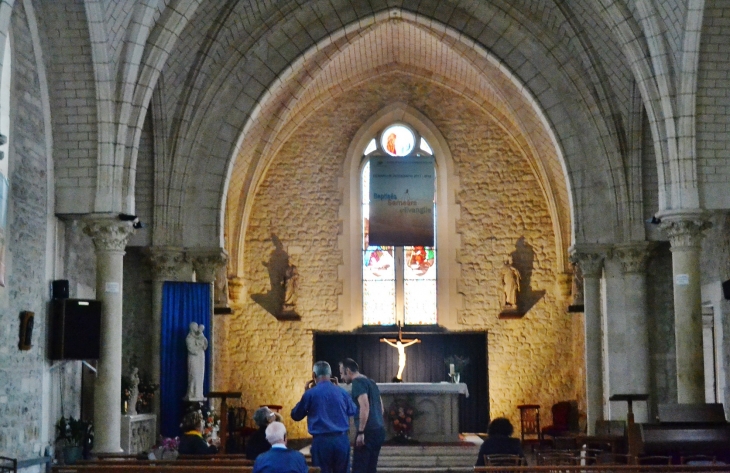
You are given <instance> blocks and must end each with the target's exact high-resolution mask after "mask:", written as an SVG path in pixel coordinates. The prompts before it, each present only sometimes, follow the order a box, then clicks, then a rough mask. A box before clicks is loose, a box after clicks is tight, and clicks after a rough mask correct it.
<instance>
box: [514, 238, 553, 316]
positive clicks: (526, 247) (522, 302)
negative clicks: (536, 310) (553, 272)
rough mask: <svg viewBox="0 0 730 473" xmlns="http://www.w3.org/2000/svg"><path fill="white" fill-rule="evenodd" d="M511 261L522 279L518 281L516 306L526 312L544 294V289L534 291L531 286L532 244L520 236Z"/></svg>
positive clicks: (533, 252) (533, 262) (522, 312)
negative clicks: (518, 288) (518, 289)
mask: <svg viewBox="0 0 730 473" xmlns="http://www.w3.org/2000/svg"><path fill="white" fill-rule="evenodd" d="M510 256H512V262H513V265H514V267H515V268H517V270H518V271H519V272H520V275H521V276H522V281H521V282H520V291H519V293H518V295H517V307H518V309H519V312H520V313H521V314H527V312H529V310H530V309H532V307H533V306H534V305H535V304H537V303H538V302H539V301H540V299H542V298H543V296H544V295H545V291H544V290H542V291H536V290H535V289H533V287H532V270H533V267H534V264H535V251H534V250H533V249H532V245H530V244H529V243H527V241H525V237H524V236H522V237H520V238H519V239H518V240H517V243H516V244H515V251H513V252H512V253H511V254H510Z"/></svg>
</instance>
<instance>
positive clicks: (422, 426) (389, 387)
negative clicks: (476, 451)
mask: <svg viewBox="0 0 730 473" xmlns="http://www.w3.org/2000/svg"><path fill="white" fill-rule="evenodd" d="M378 388H379V389H380V395H381V397H382V399H383V407H384V408H385V429H386V436H385V438H386V440H389V439H392V438H393V437H394V436H395V432H394V431H393V425H392V422H391V421H390V420H388V411H389V409H390V407H391V406H392V405H393V402H394V401H395V400H396V399H398V400H401V401H407V402H408V404H410V405H411V407H412V408H413V409H414V410H415V411H416V415H415V416H414V417H413V430H412V432H411V435H410V438H412V439H413V440H417V441H419V442H431V443H451V442H458V441H459V396H460V395H466V396H468V395H469V394H468V393H469V391H468V389H467V387H466V384H463V383H458V384H452V383H378Z"/></svg>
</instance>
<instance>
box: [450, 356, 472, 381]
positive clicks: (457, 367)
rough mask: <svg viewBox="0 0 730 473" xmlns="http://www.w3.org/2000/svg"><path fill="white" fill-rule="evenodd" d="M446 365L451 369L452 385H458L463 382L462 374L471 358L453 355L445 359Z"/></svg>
mask: <svg viewBox="0 0 730 473" xmlns="http://www.w3.org/2000/svg"><path fill="white" fill-rule="evenodd" d="M444 364H445V365H446V366H447V368H448V369H449V378H450V379H451V382H452V383H458V382H459V381H460V380H461V373H462V372H463V371H464V368H466V365H468V364H469V358H468V357H466V356H458V355H451V356H447V357H446V358H444Z"/></svg>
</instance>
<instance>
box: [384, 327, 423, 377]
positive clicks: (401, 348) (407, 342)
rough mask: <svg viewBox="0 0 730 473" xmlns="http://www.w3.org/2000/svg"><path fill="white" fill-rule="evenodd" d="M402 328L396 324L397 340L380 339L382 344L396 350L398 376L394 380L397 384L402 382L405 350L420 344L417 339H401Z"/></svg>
mask: <svg viewBox="0 0 730 473" xmlns="http://www.w3.org/2000/svg"><path fill="white" fill-rule="evenodd" d="M402 329H403V327H402V326H401V324H400V323H399V324H398V338H381V339H380V341H381V342H383V343H387V344H388V345H390V346H392V347H393V348H395V349H397V350H398V374H397V375H395V378H396V379H397V380H398V382H401V381H403V370H404V369H405V367H406V348H408V347H409V346H411V345H413V344H415V343H421V340H419V339H417V338H413V339H404V338H403V330H402Z"/></svg>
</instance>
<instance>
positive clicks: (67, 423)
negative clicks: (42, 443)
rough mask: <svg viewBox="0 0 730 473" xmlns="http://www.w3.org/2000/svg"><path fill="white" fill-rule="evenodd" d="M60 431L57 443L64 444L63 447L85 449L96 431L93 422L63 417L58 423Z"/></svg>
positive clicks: (57, 427) (57, 426) (57, 428)
mask: <svg viewBox="0 0 730 473" xmlns="http://www.w3.org/2000/svg"><path fill="white" fill-rule="evenodd" d="M56 431H58V437H56V441H57V442H63V444H64V445H63V446H72V447H83V446H84V445H85V444H86V443H87V442H91V441H92V440H93V438H94V430H93V428H92V427H91V422H86V421H83V420H81V419H74V418H73V417H61V418H60V419H58V422H56Z"/></svg>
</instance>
